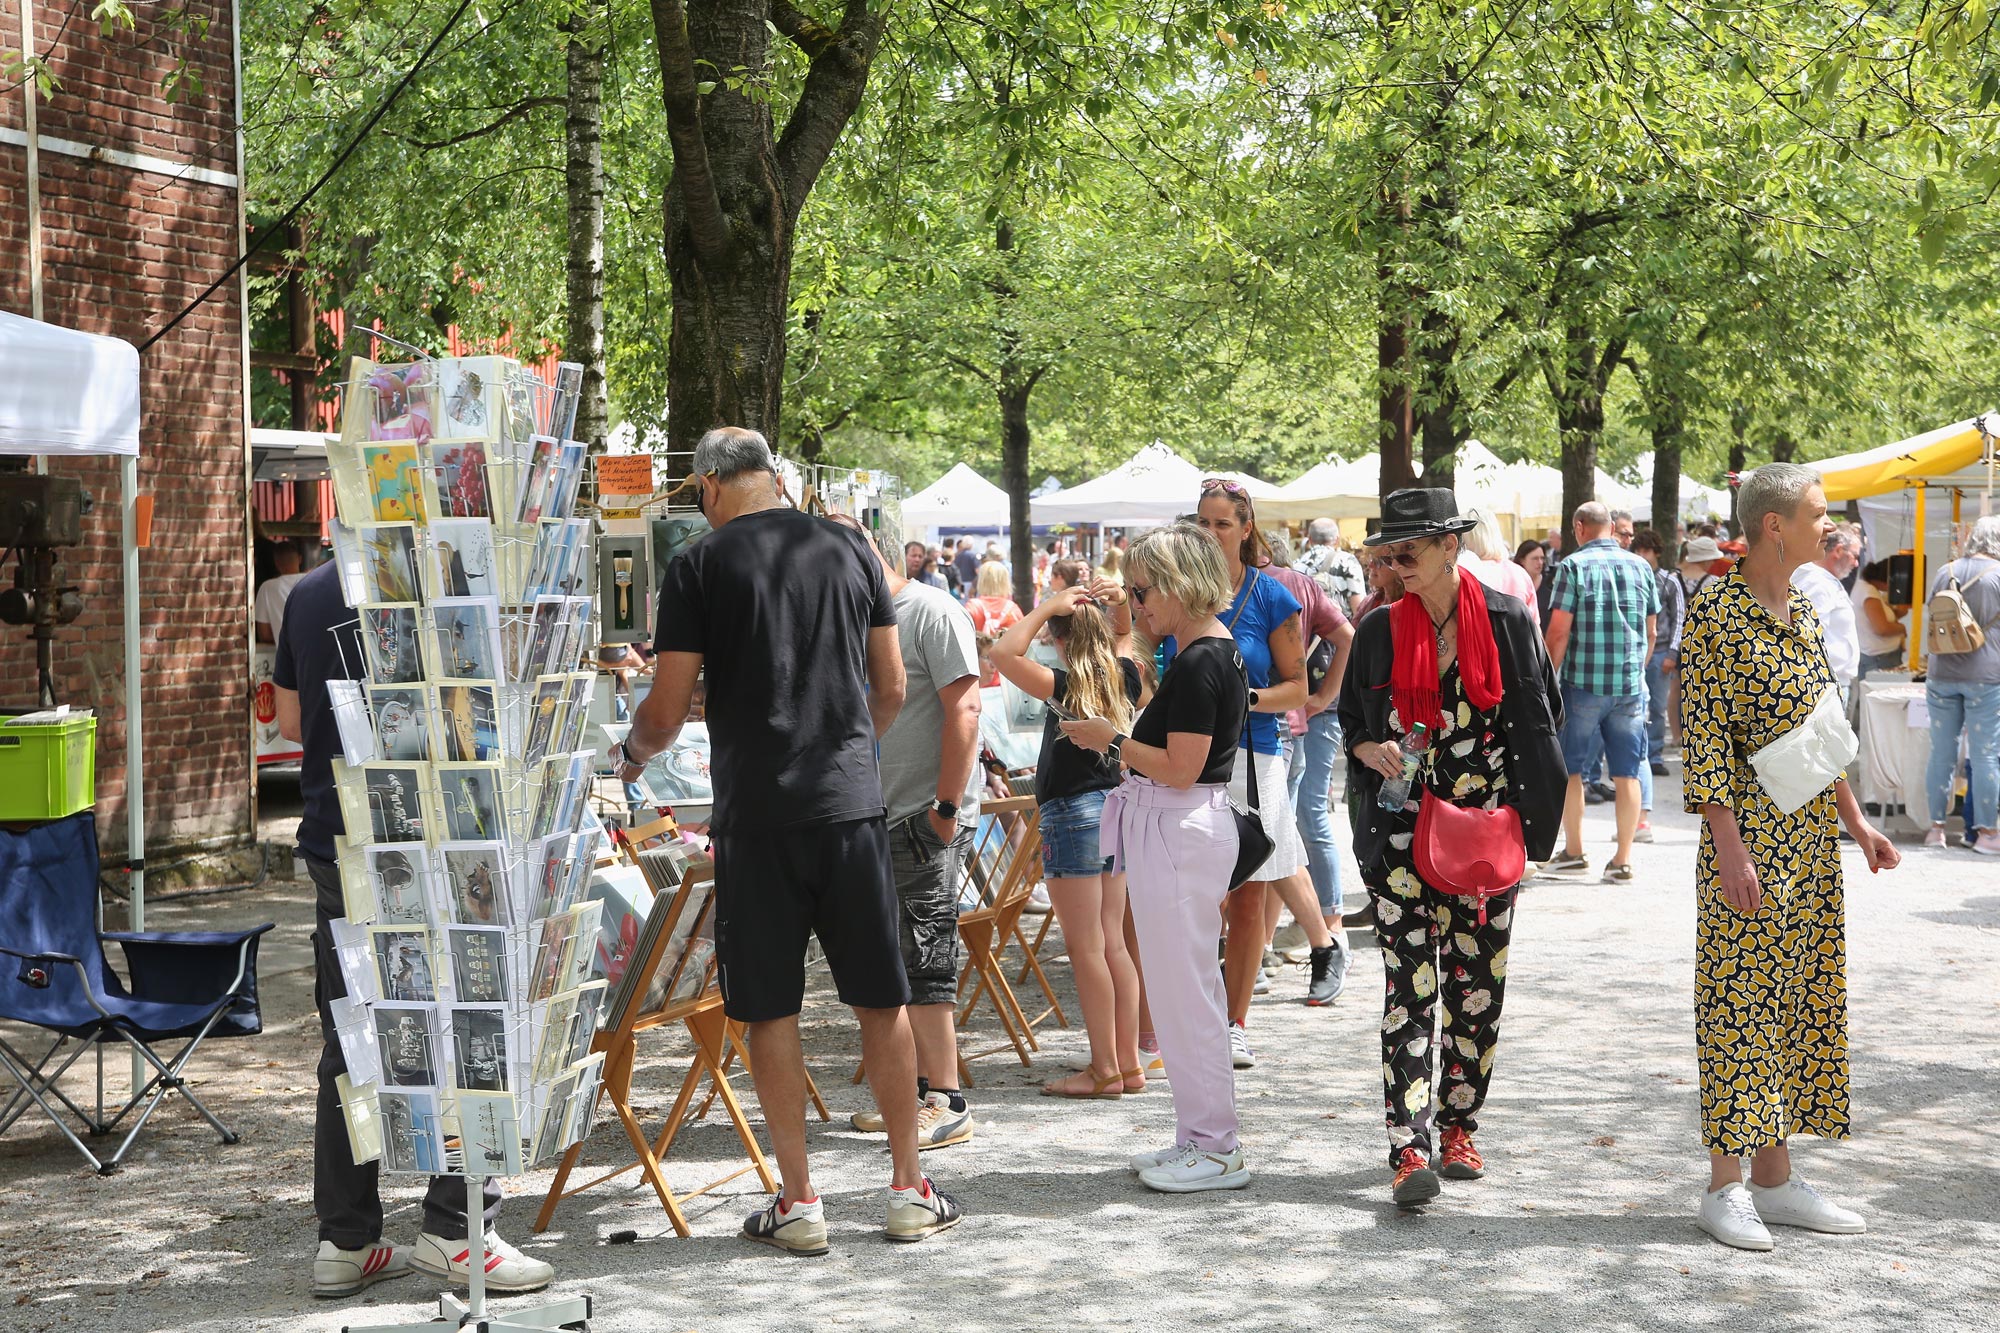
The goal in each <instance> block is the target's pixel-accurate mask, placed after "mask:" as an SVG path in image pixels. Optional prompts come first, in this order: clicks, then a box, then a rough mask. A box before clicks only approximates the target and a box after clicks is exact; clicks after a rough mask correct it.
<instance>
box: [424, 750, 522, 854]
mask: <svg viewBox="0 0 2000 1333" xmlns="http://www.w3.org/2000/svg"><path fill="white" fill-rule="evenodd" d="M437 772H438V792H439V797H440V801H441V805H442V809H443V812H444V828H445V836H446V837H448V838H450V839H452V840H453V841H455V842H484V841H487V840H489V839H494V838H500V837H504V836H505V832H504V830H503V829H502V827H501V824H500V765H498V764H440V765H439V766H438V771H437Z"/></svg>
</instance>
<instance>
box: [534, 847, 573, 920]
mask: <svg viewBox="0 0 2000 1333" xmlns="http://www.w3.org/2000/svg"><path fill="white" fill-rule="evenodd" d="M528 846H529V856H530V859H531V861H532V863H533V865H534V867H535V894H534V896H533V897H532V898H531V899H530V900H529V901H530V902H531V903H532V904H533V907H532V908H531V909H530V911H529V917H528V919H529V920H531V921H539V920H541V919H542V918H543V917H547V916H556V915H558V914H559V913H562V912H566V911H568V910H569V909H568V908H567V907H566V906H564V904H563V901H562V895H563V889H564V888H565V886H567V885H568V883H569V838H568V836H567V835H562V834H558V835H557V836H555V837H552V838H543V839H542V840H540V841H539V842H533V843H530V844H529V845H528Z"/></svg>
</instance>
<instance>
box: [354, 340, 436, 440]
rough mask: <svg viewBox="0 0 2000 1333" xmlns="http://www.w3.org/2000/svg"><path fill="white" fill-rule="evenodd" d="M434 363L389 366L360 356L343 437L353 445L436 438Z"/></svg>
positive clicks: (357, 360)
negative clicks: (434, 426)
mask: <svg viewBox="0 0 2000 1333" xmlns="http://www.w3.org/2000/svg"><path fill="white" fill-rule="evenodd" d="M433 364H434V363H433V362H429V361H417V362H413V363H411V364H409V365H389V366H385V365H379V364H377V363H376V362H373V361H370V360H368V359H367V358H366V357H356V358H355V359H354V367H353V376H352V378H351V379H350V380H349V381H348V384H347V390H346V401H345V402H344V403H343V404H342V410H341V423H340V424H341V436H342V438H343V439H345V440H347V441H348V442H350V443H353V442H358V441H363V440H426V439H429V438H430V437H431V436H432V435H435V434H436V433H437V431H436V430H435V429H434V428H433V423H434V422H435V421H436V420H437V412H436V408H435V398H434V393H433V389H434V383H433V380H432V371H431V367H432V365H433Z"/></svg>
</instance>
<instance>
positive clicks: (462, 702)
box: [437, 681, 500, 763]
mask: <svg viewBox="0 0 2000 1333" xmlns="http://www.w3.org/2000/svg"><path fill="white" fill-rule="evenodd" d="M493 694H494V686H493V682H492V681H460V682H459V683H457V684H455V685H440V686H438V688H437V700H438V729H439V731H440V733H441V734H442V744H443V749H444V758H445V759H446V760H448V761H450V762H452V763H466V762H471V761H475V760H477V761H485V760H491V759H498V758H500V721H499V709H498V706H497V705H496V704H495V703H494V700H493Z"/></svg>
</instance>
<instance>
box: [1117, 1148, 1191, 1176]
mask: <svg viewBox="0 0 2000 1333" xmlns="http://www.w3.org/2000/svg"><path fill="white" fill-rule="evenodd" d="M1188 1146H1189V1145H1187V1144H1185V1143H1176V1144H1175V1145H1174V1146H1173V1147H1171V1148H1155V1149H1153V1151H1151V1152H1139V1153H1133V1154H1132V1160H1131V1167H1132V1169H1133V1170H1134V1171H1151V1170H1152V1169H1153V1168H1154V1167H1156V1166H1162V1165H1164V1164H1165V1163H1167V1162H1171V1161H1173V1160H1174V1158H1176V1157H1179V1156H1180V1155H1181V1153H1182V1152H1183V1151H1184V1150H1185V1149H1186V1148H1187V1147H1188Z"/></svg>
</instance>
